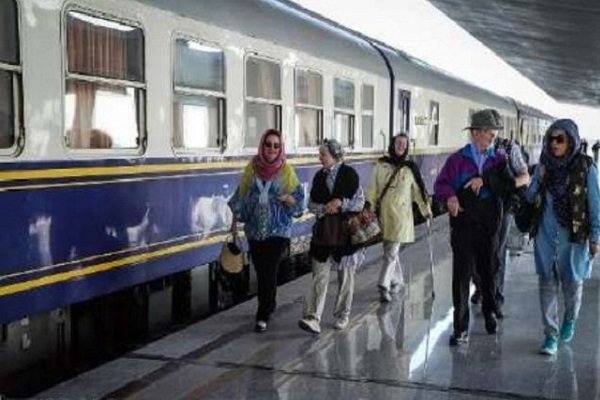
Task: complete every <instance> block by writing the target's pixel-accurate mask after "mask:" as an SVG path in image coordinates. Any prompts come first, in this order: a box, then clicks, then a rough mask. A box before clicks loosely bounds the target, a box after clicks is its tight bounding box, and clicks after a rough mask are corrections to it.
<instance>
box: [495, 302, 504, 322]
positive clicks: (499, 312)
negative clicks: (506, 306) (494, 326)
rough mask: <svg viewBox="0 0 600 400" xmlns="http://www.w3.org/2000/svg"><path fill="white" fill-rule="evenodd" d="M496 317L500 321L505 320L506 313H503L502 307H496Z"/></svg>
mask: <svg viewBox="0 0 600 400" xmlns="http://www.w3.org/2000/svg"><path fill="white" fill-rule="evenodd" d="M494 315H495V316H496V318H498V319H503V318H504V312H503V311H502V306H501V305H497V306H496V309H495V310H494Z"/></svg>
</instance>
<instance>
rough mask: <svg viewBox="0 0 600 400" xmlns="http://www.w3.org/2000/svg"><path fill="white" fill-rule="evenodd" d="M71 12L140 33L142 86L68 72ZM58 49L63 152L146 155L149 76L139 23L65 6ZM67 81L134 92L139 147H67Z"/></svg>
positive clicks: (88, 154)
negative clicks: (116, 24) (112, 86)
mask: <svg viewBox="0 0 600 400" xmlns="http://www.w3.org/2000/svg"><path fill="white" fill-rule="evenodd" d="M70 12H77V13H82V14H86V15H89V16H90V17H93V18H99V19H105V20H109V21H114V22H119V23H122V24H124V25H129V26H131V27H132V28H139V29H141V31H142V37H143V39H144V43H143V46H144V57H143V59H142V63H143V65H142V71H143V73H144V80H143V82H137V81H129V80H123V79H113V78H104V77H99V76H97V77H96V76H89V75H83V74H78V73H72V72H69V56H68V48H67V31H68V29H67V21H68V14H69V13H70ZM61 33H62V37H61V49H62V60H63V79H62V88H61V90H62V93H61V110H62V113H61V130H62V139H63V140H62V143H63V147H64V149H65V151H67V152H68V153H70V154H74V155H82V156H103V155H106V154H110V155H117V156H119V155H123V156H126V155H129V156H130V155H138V156H141V155H143V154H144V153H145V152H146V148H147V144H148V127H147V118H146V109H147V98H148V96H147V90H148V88H147V79H148V73H147V70H146V59H147V53H148V52H147V39H146V30H145V29H144V26H143V25H142V23H141V22H140V21H137V20H135V19H130V18H126V17H123V16H118V15H115V14H114V13H110V12H105V11H101V10H98V9H93V8H88V7H82V6H79V5H72V4H71V5H67V6H66V7H64V9H63V12H62V21H61ZM69 79H72V80H75V81H79V82H85V83H99V84H105V85H114V86H120V87H124V88H132V89H135V90H136V94H137V97H136V102H137V106H138V107H137V110H136V111H137V112H136V122H137V124H138V139H137V141H138V145H137V147H135V148H126V149H122V148H109V149H96V148H76V147H70V145H69V138H68V136H67V134H66V129H65V128H66V127H65V121H64V115H65V107H66V105H65V95H66V92H67V81H68V80H69Z"/></svg>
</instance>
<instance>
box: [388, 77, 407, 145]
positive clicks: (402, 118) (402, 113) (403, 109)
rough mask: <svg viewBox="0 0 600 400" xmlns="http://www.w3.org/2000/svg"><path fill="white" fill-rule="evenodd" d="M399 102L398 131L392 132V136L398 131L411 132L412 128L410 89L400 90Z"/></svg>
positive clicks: (397, 114) (397, 112)
mask: <svg viewBox="0 0 600 400" xmlns="http://www.w3.org/2000/svg"><path fill="white" fill-rule="evenodd" d="M397 104H398V108H397V110H396V132H390V135H391V136H394V134H395V133H398V132H409V130H410V92H409V91H408V90H402V89H399V90H398V103H397Z"/></svg>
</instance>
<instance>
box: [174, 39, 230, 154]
mask: <svg viewBox="0 0 600 400" xmlns="http://www.w3.org/2000/svg"><path fill="white" fill-rule="evenodd" d="M174 69H175V82H174V83H175V96H174V99H175V100H174V102H173V144H174V146H175V147H176V148H185V149H217V148H219V147H221V148H223V147H224V144H225V143H223V138H224V130H225V56H224V54H223V51H222V50H221V49H218V48H215V47H212V46H207V45H204V44H201V43H199V42H197V41H194V40H188V39H183V38H182V39H177V40H176V41H175V67H174Z"/></svg>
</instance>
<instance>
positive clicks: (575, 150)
mask: <svg viewBox="0 0 600 400" xmlns="http://www.w3.org/2000/svg"><path fill="white" fill-rule="evenodd" d="M580 147H581V140H580V138H579V131H578V128H577V125H576V124H575V122H573V121H572V120H570V119H559V120H557V121H555V122H554V123H553V124H552V125H551V126H550V127H549V128H548V130H547V131H546V135H545V137H544V148H543V150H542V155H541V157H540V163H539V164H538V167H537V168H536V171H535V173H534V176H533V179H532V181H531V185H530V186H529V189H528V191H527V200H528V201H529V202H530V203H534V204H535V207H534V213H533V222H532V225H531V232H530V237H532V238H534V254H535V264H536V272H537V274H538V276H539V296H540V306H541V311H542V322H543V325H544V335H545V338H544V342H543V344H542V347H541V348H540V353H542V354H547V355H554V354H556V351H557V350H558V343H559V340H560V341H561V342H564V343H567V342H570V341H571V339H572V338H573V335H574V333H575V324H576V321H577V317H578V314H579V309H580V308H581V297H582V293H583V281H584V280H585V279H587V278H589V276H590V273H591V267H592V261H593V257H594V255H595V254H596V253H598V251H599V250H600V244H599V243H600V185H599V183H598V170H597V168H596V166H595V164H594V163H593V161H592V159H591V158H590V157H588V156H587V155H585V154H583V153H581V152H580ZM559 286H560V287H561V288H562V292H563V296H564V302H565V313H564V316H563V319H562V324H561V325H559V317H558V296H559Z"/></svg>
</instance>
